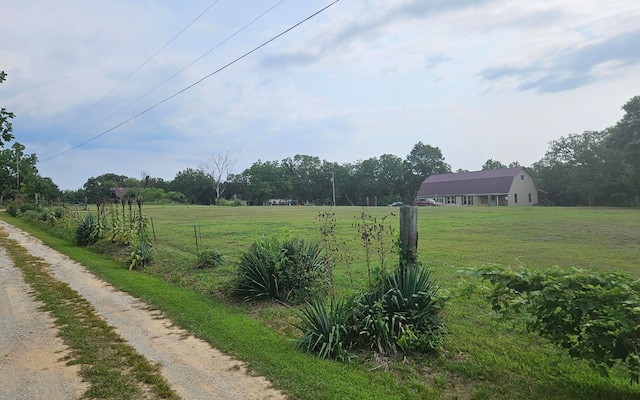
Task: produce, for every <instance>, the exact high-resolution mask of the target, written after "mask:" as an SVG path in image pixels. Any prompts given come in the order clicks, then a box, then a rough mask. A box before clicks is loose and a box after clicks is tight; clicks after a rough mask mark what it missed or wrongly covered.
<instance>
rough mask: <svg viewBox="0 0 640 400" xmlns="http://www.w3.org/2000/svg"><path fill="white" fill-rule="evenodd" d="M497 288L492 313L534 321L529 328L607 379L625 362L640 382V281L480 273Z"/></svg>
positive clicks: (554, 273)
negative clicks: (513, 314)
mask: <svg viewBox="0 0 640 400" xmlns="http://www.w3.org/2000/svg"><path fill="white" fill-rule="evenodd" d="M476 273H477V274H478V275H479V276H480V277H481V278H483V279H485V280H488V281H490V282H491V283H492V284H493V290H492V292H491V295H490V299H491V303H492V306H493V309H494V310H495V311H498V312H500V313H502V314H505V315H508V313H511V312H522V313H525V314H527V315H529V316H530V319H529V322H528V328H529V329H530V330H532V331H535V332H538V333H539V334H540V335H542V336H544V337H546V338H548V339H549V340H551V341H552V342H553V343H555V344H556V345H557V346H559V347H561V348H563V349H566V350H567V351H568V352H569V354H570V355H571V356H573V357H577V358H582V359H586V360H590V361H592V362H593V363H594V366H595V368H596V369H597V370H598V371H599V372H600V373H601V374H602V375H604V376H608V371H607V368H608V367H611V366H613V365H614V364H616V363H618V362H622V363H623V364H624V365H625V366H626V368H627V370H628V371H629V375H630V377H631V380H632V381H633V382H636V383H637V382H638V380H639V378H640V281H637V280H634V279H632V278H631V277H629V276H627V275H624V274H621V273H610V274H600V273H586V272H583V271H580V270H572V271H571V272H562V271H560V270H558V269H554V270H549V271H529V270H520V271H506V270H502V269H491V268H487V269H483V270H480V271H477V272H476Z"/></svg>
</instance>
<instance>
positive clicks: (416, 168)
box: [404, 142, 451, 198]
mask: <svg viewBox="0 0 640 400" xmlns="http://www.w3.org/2000/svg"><path fill="white" fill-rule="evenodd" d="M404 163H405V173H406V174H407V178H406V179H405V181H406V183H407V186H406V189H405V191H406V192H407V193H406V196H408V197H410V198H412V197H413V196H414V195H415V194H416V192H417V191H418V189H419V188H420V185H421V184H422V182H423V181H424V180H425V179H427V178H428V177H429V176H431V175H437V174H447V173H450V172H451V166H450V165H449V164H447V163H445V162H444V157H443V156H442V151H440V149H439V148H437V147H433V146H430V145H428V144H424V143H422V142H418V143H416V144H415V145H414V146H413V149H411V152H410V153H409V154H408V155H407V158H406V159H405V161H404Z"/></svg>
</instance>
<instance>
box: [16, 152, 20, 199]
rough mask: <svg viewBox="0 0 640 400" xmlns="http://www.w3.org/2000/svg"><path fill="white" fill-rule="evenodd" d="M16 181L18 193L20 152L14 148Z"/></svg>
mask: <svg viewBox="0 0 640 400" xmlns="http://www.w3.org/2000/svg"><path fill="white" fill-rule="evenodd" d="M16 181H17V183H18V191H20V151H19V149H18V147H16Z"/></svg>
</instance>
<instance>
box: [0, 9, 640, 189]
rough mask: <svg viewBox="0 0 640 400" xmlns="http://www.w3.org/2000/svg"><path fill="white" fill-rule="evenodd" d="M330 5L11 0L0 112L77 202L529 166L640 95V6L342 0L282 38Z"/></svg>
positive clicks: (0, 28)
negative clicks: (251, 177)
mask: <svg viewBox="0 0 640 400" xmlns="http://www.w3.org/2000/svg"><path fill="white" fill-rule="evenodd" d="M332 1H333V0H305V1H299V0H297V1H296V0H284V1H282V0H268V1H267V0H252V1H249V0H218V1H212V0H190V1H188V2H186V1H172V0H157V1H151V0H126V1H125V0H108V1H103V0H91V1H87V0H41V1H36V0H3V1H2V6H1V9H2V11H1V12H0V70H4V71H5V72H6V73H7V80H6V81H5V82H4V83H3V84H2V85H0V106H2V107H6V108H7V109H8V110H9V111H12V112H14V113H15V115H16V117H15V118H14V120H13V127H14V132H13V133H14V135H15V137H16V140H17V141H18V142H20V143H22V144H23V145H25V146H26V150H25V152H26V153H35V154H36V155H37V157H38V159H39V162H38V165H37V168H38V170H39V173H40V175H41V176H43V177H50V178H51V179H52V180H53V181H54V182H55V183H56V184H57V185H58V186H59V187H60V188H61V189H68V190H76V189H79V188H81V187H82V185H83V184H84V183H85V182H86V181H87V179H89V178H91V177H96V176H99V175H102V174H105V173H115V174H119V175H126V176H128V177H134V178H139V177H141V176H142V174H143V173H147V174H149V175H150V176H152V177H158V178H163V179H165V180H172V179H173V178H174V177H175V176H176V174H177V173H178V172H180V171H184V170H185V169H187V168H193V169H196V168H198V167H200V166H201V165H202V164H203V163H206V162H207V161H208V160H210V159H211V157H212V156H214V155H216V154H224V153H229V155H230V157H231V158H232V159H234V160H236V164H235V169H234V172H236V173H240V172H242V171H243V170H244V169H246V168H248V167H250V166H251V165H252V164H253V163H255V162H257V161H258V160H261V161H281V160H283V159H285V158H287V157H292V158H293V156H295V155H296V154H305V155H310V156H317V157H319V158H320V159H322V160H326V161H329V162H338V163H353V162H356V161H358V160H365V159H368V158H372V157H380V156H381V155H383V154H393V155H396V156H398V157H400V158H402V159H404V158H406V156H407V154H409V152H410V151H411V149H412V148H413V146H414V145H415V144H416V143H418V142H422V143H424V144H428V145H431V146H434V147H438V148H439V149H440V150H441V151H442V154H443V156H444V158H445V162H446V163H448V164H449V165H451V167H452V170H453V171H455V170H457V169H466V170H479V169H481V167H482V165H483V164H484V163H485V162H486V161H487V160H488V159H493V160H497V161H501V162H502V163H504V164H509V163H511V162H514V161H517V162H519V163H520V164H521V165H524V166H530V165H532V164H533V163H535V162H537V161H539V160H540V159H542V158H543V157H544V154H545V152H546V151H547V149H548V148H549V143H550V142H551V141H553V140H557V139H559V138H560V137H562V136H567V135H569V134H573V133H582V132H584V131H587V130H601V129H604V128H607V127H609V126H612V125H615V123H616V122H617V121H618V120H619V119H620V118H621V117H622V116H623V111H622V109H621V107H622V106H623V105H624V104H625V103H626V102H627V101H628V100H629V99H631V98H632V97H634V96H636V95H639V94H640V2H636V1H629V0H608V1H606V2H605V1H602V0H564V1H528V2H523V1H519V0H495V1H491V0H396V1H390V0H340V1H338V2H336V3H335V4H333V5H331V6H330V7H329V8H327V9H326V10H324V11H322V12H321V13H320V14H317V15H316V16H314V17H312V18H310V19H308V20H306V21H305V22H304V23H302V24H300V25H298V26H297V27H295V28H293V29H292V30H290V31H288V32H287V33H285V34H283V35H282V36H278V35H280V34H281V33H282V32H285V31H286V30H288V29H289V28H291V27H293V26H294V25H296V24H298V23H299V22H301V21H303V20H305V19H306V18H308V17H310V16H311V15H313V14H314V13H316V12H318V11H319V10H321V9H323V8H324V7H326V6H328V5H329V4H331V3H332ZM274 38H275V39H274ZM271 39H273V40H272V41H270V40H271ZM267 41H270V42H269V43H267V44H265V45H264V46H262V47H260V48H257V47H258V46H261V45H263V44H264V43H265V42H267ZM256 48H257V49H256ZM254 49H255V51H252V50H254ZM247 53H249V54H247ZM245 55H246V56H245ZM9 146H10V144H9Z"/></svg>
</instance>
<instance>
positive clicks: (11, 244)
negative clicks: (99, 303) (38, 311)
mask: <svg viewBox="0 0 640 400" xmlns="http://www.w3.org/2000/svg"><path fill="white" fill-rule="evenodd" d="M0 245H1V246H2V247H3V248H4V249H6V251H7V253H8V255H9V257H10V258H11V259H12V261H13V262H14V264H15V266H16V267H18V268H20V269H21V270H22V273H23V276H24V280H25V282H27V284H29V285H30V286H31V288H32V289H33V292H32V295H33V296H34V297H35V298H36V299H37V300H39V301H41V302H42V303H43V305H42V309H43V310H45V311H47V312H49V313H51V315H52V316H53V317H54V318H55V323H56V325H58V326H59V327H60V332H59V336H60V337H61V338H62V339H63V340H64V342H65V343H66V344H67V345H68V346H69V347H70V348H71V355H70V356H69V357H68V359H67V364H69V365H75V364H79V365H80V366H81V368H80V374H81V376H82V378H83V380H85V381H86V382H89V388H88V389H87V391H86V392H85V393H84V394H83V398H89V399H96V398H99V399H142V398H157V399H178V396H177V395H176V393H175V392H174V391H173V390H172V389H171V388H170V387H169V384H168V383H167V382H166V380H165V379H164V378H163V377H162V375H161V374H160V368H159V366H157V365H154V364H152V363H150V362H149V361H147V360H146V359H145V358H144V357H143V356H141V355H140V354H138V353H137V352H136V351H135V349H133V348H132V347H131V346H129V345H128V344H127V343H126V342H125V341H124V339H122V337H120V336H119V335H118V334H117V333H116V332H115V330H114V329H113V328H112V327H111V326H109V325H107V323H106V322H105V321H104V320H103V319H101V318H100V317H99V316H98V315H96V313H95V312H94V309H93V307H92V306H91V304H90V303H88V302H87V301H86V300H85V299H84V298H82V297H81V296H80V295H79V294H78V293H77V292H75V291H74V290H72V289H71V288H70V287H69V286H68V285H67V284H65V283H63V282H60V281H59V280H57V279H55V278H54V277H53V276H52V275H51V274H50V273H49V271H48V270H47V268H48V265H47V264H46V263H44V262H43V261H42V259H39V258H36V257H33V256H31V255H29V254H28V253H27V251H26V250H25V249H24V248H22V247H21V246H20V245H19V244H17V243H16V242H15V241H13V240H11V239H9V238H8V236H7V235H6V233H4V232H0Z"/></svg>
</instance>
